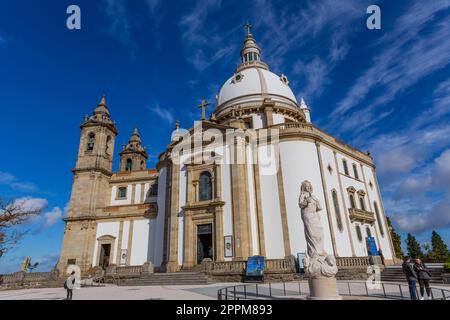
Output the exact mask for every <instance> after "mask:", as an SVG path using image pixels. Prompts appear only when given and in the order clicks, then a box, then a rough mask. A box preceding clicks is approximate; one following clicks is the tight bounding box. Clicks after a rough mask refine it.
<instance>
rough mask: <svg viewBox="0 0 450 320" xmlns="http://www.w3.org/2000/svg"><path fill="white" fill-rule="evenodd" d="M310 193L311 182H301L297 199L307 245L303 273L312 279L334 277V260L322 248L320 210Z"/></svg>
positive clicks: (311, 190) (335, 268)
mask: <svg viewBox="0 0 450 320" xmlns="http://www.w3.org/2000/svg"><path fill="white" fill-rule="evenodd" d="M312 192H313V188H312V185H311V182H309V181H307V180H305V181H303V182H302V185H301V188H300V197H299V199H298V205H299V207H300V209H301V213H302V220H303V224H304V226H305V238H306V245H307V254H306V258H304V259H303V265H304V268H305V272H306V273H307V274H308V275H309V276H310V277H312V278H321V277H334V276H335V275H336V273H337V271H338V269H337V266H336V259H335V258H334V256H333V255H328V254H327V253H326V251H325V249H324V247H323V227H322V223H321V221H320V214H319V211H321V210H322V208H321V206H320V202H319V200H318V199H317V198H316V197H315V196H314V195H313V194H312Z"/></svg>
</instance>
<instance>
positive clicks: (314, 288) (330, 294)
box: [307, 277, 342, 300]
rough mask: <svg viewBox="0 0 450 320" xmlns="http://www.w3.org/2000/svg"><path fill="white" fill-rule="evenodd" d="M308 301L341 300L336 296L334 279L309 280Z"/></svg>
mask: <svg viewBox="0 0 450 320" xmlns="http://www.w3.org/2000/svg"><path fill="white" fill-rule="evenodd" d="M308 283H309V296H308V297H307V299H308V300H342V297H341V296H340V295H339V294H338V290H337V282H336V278H334V277H331V278H317V279H309V280H308Z"/></svg>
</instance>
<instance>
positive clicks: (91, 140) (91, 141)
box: [87, 132, 95, 151]
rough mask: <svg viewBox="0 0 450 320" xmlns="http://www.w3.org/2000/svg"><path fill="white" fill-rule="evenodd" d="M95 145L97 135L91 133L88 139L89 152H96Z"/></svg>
mask: <svg viewBox="0 0 450 320" xmlns="http://www.w3.org/2000/svg"><path fill="white" fill-rule="evenodd" d="M94 144H95V133H93V132H91V133H89V137H88V143H87V151H92V150H94Z"/></svg>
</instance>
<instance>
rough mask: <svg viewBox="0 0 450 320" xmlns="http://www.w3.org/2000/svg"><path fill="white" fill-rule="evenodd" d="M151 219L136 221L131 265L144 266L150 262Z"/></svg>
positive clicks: (134, 223)
mask: <svg viewBox="0 0 450 320" xmlns="http://www.w3.org/2000/svg"><path fill="white" fill-rule="evenodd" d="M149 231H150V227H149V219H142V220H134V222H133V239H132V245H131V256H130V265H132V266H136V265H142V264H143V263H144V262H147V261H148V245H149Z"/></svg>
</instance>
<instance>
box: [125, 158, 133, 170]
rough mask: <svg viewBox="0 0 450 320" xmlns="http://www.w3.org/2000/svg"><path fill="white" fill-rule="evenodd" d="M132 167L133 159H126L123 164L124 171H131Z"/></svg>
mask: <svg viewBox="0 0 450 320" xmlns="http://www.w3.org/2000/svg"><path fill="white" fill-rule="evenodd" d="M132 169H133V161H132V160H131V159H127V163H126V165H125V170H126V171H131V170H132Z"/></svg>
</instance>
